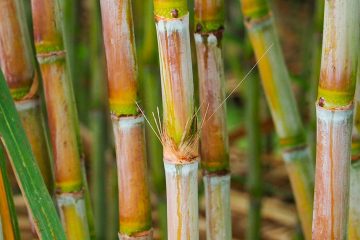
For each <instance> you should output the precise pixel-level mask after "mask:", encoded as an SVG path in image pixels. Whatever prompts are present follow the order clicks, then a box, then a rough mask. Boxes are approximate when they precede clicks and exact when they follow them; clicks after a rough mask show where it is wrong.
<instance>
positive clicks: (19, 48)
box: [0, 0, 54, 194]
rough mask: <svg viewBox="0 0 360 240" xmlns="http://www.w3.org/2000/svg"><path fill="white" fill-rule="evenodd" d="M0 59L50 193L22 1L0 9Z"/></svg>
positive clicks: (49, 173) (5, 3)
mask: <svg viewBox="0 0 360 240" xmlns="http://www.w3.org/2000/svg"><path fill="white" fill-rule="evenodd" d="M0 59H2V60H3V61H0V65H1V69H2V71H3V72H4V75H5V79H6V82H7V84H8V86H9V88H10V92H11V94H12V96H13V98H14V100H15V103H16V107H17V110H18V112H19V115H20V119H21V122H22V124H23V126H24V129H25V132H26V135H27V137H28V139H29V141H30V144H31V148H32V151H33V153H34V155H35V157H36V160H37V163H38V166H39V168H40V170H41V173H42V176H43V178H44V181H45V184H46V186H47V188H48V190H49V192H50V194H53V184H54V183H53V176H52V170H51V164H50V156H49V151H48V147H47V142H46V137H45V128H44V122H43V117H42V114H41V109H40V100H39V96H38V85H39V83H38V79H37V77H36V75H35V70H34V69H35V68H34V59H33V55H32V47H31V42H30V36H29V31H28V27H27V22H26V19H25V11H24V6H23V3H22V1H19V0H16V1H14V0H5V1H2V5H1V8H0Z"/></svg>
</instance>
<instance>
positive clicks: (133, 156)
mask: <svg viewBox="0 0 360 240" xmlns="http://www.w3.org/2000/svg"><path fill="white" fill-rule="evenodd" d="M101 12H102V22H103V35H104V43H105V53H106V60H107V70H108V87H109V102H110V111H111V115H112V121H113V130H114V135H115V142H116V158H117V167H118V183H119V184H118V185H119V206H120V207H119V224H120V226H119V239H152V223H151V206H150V196H149V186H148V185H149V183H148V178H147V163H146V153H145V136H144V118H143V116H142V114H138V108H137V105H136V99H137V85H138V82H137V78H138V73H137V63H136V47H135V39H134V26H133V20H132V7H131V1H130V0H116V1H113V0H101Z"/></svg>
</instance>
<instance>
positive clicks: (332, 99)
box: [313, 0, 360, 239]
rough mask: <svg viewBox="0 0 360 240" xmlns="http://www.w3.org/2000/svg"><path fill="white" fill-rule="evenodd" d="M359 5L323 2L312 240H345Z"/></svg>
mask: <svg viewBox="0 0 360 240" xmlns="http://www.w3.org/2000/svg"><path fill="white" fill-rule="evenodd" d="M359 10H360V2H359V1H357V0H350V1H344V0H329V1H326V2H325V17H324V19H325V20H324V33H323V34H324V35H323V48H322V61H321V70H320V81H319V88H318V100H317V103H316V112H317V150H316V177H315V199H314V214H313V239H347V231H348V210H349V209H348V207H349V182H350V159H351V132H352V125H353V108H354V104H353V98H354V93H355V82H356V72H357V64H358V53H359V46H360V45H359V42H360V29H359V23H360V15H359Z"/></svg>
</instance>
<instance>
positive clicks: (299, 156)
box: [282, 146, 310, 163]
mask: <svg viewBox="0 0 360 240" xmlns="http://www.w3.org/2000/svg"><path fill="white" fill-rule="evenodd" d="M282 156H283V158H284V161H285V162H286V163H291V162H292V161H302V160H304V161H306V159H309V156H310V152H309V149H308V148H307V147H306V146H301V147H299V148H296V149H291V150H289V151H283V153H282Z"/></svg>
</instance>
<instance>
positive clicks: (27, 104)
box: [15, 98, 40, 112]
mask: <svg viewBox="0 0 360 240" xmlns="http://www.w3.org/2000/svg"><path fill="white" fill-rule="evenodd" d="M39 104H40V100H39V99H38V98H36V99H29V100H23V101H16V102H15V106H16V110H18V111H19V112H21V111H26V110H28V109H32V108H35V107H36V106H38V105H39Z"/></svg>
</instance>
